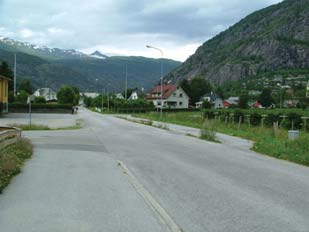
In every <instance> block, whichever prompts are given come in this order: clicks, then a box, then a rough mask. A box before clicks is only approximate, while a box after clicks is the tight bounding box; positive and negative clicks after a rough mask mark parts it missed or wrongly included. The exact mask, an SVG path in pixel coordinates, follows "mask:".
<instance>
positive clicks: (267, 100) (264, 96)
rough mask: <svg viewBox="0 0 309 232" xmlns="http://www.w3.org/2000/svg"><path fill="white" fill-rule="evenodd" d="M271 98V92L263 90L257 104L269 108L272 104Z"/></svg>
mask: <svg viewBox="0 0 309 232" xmlns="http://www.w3.org/2000/svg"><path fill="white" fill-rule="evenodd" d="M273 101H274V100H273V98H272V96H271V90H270V89H263V91H262V93H261V95H260V97H259V102H260V103H261V104H262V106H264V107H270V106H271V104H272V103H273Z"/></svg>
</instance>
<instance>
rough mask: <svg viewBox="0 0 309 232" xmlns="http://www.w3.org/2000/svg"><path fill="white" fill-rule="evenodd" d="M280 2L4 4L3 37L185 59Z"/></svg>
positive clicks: (0, 9)
mask: <svg viewBox="0 0 309 232" xmlns="http://www.w3.org/2000/svg"><path fill="white" fill-rule="evenodd" d="M278 2H280V1H279V0H259V1H254V2H253V1H247V0H229V1H226V0H182V1H179V0H154V1H151V2H150V1H147V0H135V1H132V0H117V1H114V0H91V1H84V0H53V1H42V0H27V1H23V0H2V1H1V0H0V28H5V30H0V35H3V36H10V37H13V39H17V40H21V41H28V42H32V43H39V45H48V46H51V47H60V48H75V49H79V50H83V51H90V50H91V49H94V48H100V50H101V51H102V52H103V53H119V54H124V55H145V56H154V57H155V56H157V54H155V53H153V52H151V51H150V50H149V49H145V45H146V44H153V45H156V46H159V47H161V48H163V49H164V50H165V51H166V57H169V58H173V59H177V60H185V59H186V58H187V57H188V56H189V55H191V54H192V53H193V52H194V50H195V49H196V48H197V47H198V45H199V44H202V43H203V42H205V41H206V40H207V39H209V38H211V37H213V36H214V35H216V34H217V33H219V32H220V31H222V30H224V29H226V28H228V27H229V26H231V25H232V24H234V23H236V22H237V21H238V20H240V19H241V18H243V17H244V16H246V15H247V14H249V13H251V12H253V11H255V10H258V9H261V8H263V7H266V6H269V5H270V4H274V3H278Z"/></svg>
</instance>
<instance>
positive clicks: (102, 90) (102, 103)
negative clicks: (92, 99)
mask: <svg viewBox="0 0 309 232" xmlns="http://www.w3.org/2000/svg"><path fill="white" fill-rule="evenodd" d="M101 101H102V102H101V103H102V109H101V112H103V88H102V98H101Z"/></svg>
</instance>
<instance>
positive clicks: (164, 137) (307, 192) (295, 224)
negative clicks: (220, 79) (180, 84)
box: [0, 110, 309, 232]
mask: <svg viewBox="0 0 309 232" xmlns="http://www.w3.org/2000/svg"><path fill="white" fill-rule="evenodd" d="M79 117H81V118H83V120H84V123H85V127H84V128H83V129H81V130H75V131H46V132H28V133H26V136H27V137H30V138H31V139H32V141H33V143H34V144H35V154H34V156H33V158H32V159H31V160H29V161H28V162H27V164H26V166H25V167H24V171H23V173H21V174H20V175H18V176H17V177H16V178H14V180H13V182H12V183H11V185H10V186H9V187H8V188H7V189H6V190H5V191H4V193H3V194H2V195H0V228H1V231H2V230H3V231H40V232H41V231H107V232H110V231H111V232H113V231H132V232H136V231H144V232H145V231H147V232H149V231H150V232H151V231H171V230H170V229H168V226H166V225H164V223H163V221H162V218H161V219H160V217H159V215H158V212H157V211H156V210H154V209H153V208H152V207H150V206H149V205H148V204H147V200H145V197H144V196H143V195H141V194H140V192H139V191H138V189H136V188H134V186H133V185H132V182H131V181H130V178H129V177H128V175H127V173H126V171H124V170H123V169H121V168H120V167H119V165H117V160H120V161H122V162H123V163H124V164H125V165H126V167H127V168H128V169H129V170H130V172H131V173H132V174H133V175H134V176H135V177H136V179H137V181H138V182H139V183H140V184H141V185H143V186H144V188H145V190H147V192H148V193H149V194H150V195H151V196H152V198H153V199H154V200H155V201H156V202H157V203H158V204H159V205H160V206H161V207H162V208H163V209H164V210H165V212H166V213H167V214H168V215H169V216H170V218H171V219H172V220H173V222H175V223H176V224H177V226H178V227H179V228H181V229H182V230H183V231H185V232H208V231H209V232H223V231H229V232H239V231H248V232H255V231H256V232H264V231H265V232H270V231H272V232H285V231H286V232H308V231H309V197H308V196H309V169H308V168H307V167H303V166H300V165H296V164H292V163H289V162H286V161H282V160H277V159H274V158H271V157H267V156H264V155H259V154H256V153H254V152H251V151H249V150H246V149H240V148H238V147H237V146H232V145H229V144H216V143H210V142H207V141H202V140H199V139H197V138H192V137H189V136H185V135H183V134H178V133H175V132H173V131H167V130H162V129H158V128H154V127H149V126H144V125H141V124H136V123H132V122H128V121H126V120H123V119H119V118H115V117H113V116H108V115H100V114H97V113H92V112H89V111H86V110H81V111H80V112H79Z"/></svg>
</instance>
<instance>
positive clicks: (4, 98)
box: [0, 75, 10, 113]
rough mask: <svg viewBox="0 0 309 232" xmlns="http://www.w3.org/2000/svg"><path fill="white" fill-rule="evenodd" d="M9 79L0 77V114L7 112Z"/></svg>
mask: <svg viewBox="0 0 309 232" xmlns="http://www.w3.org/2000/svg"><path fill="white" fill-rule="evenodd" d="M9 81H10V79H9V78H7V77H4V76H1V75H0V113H7V112H8V102H9Z"/></svg>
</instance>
